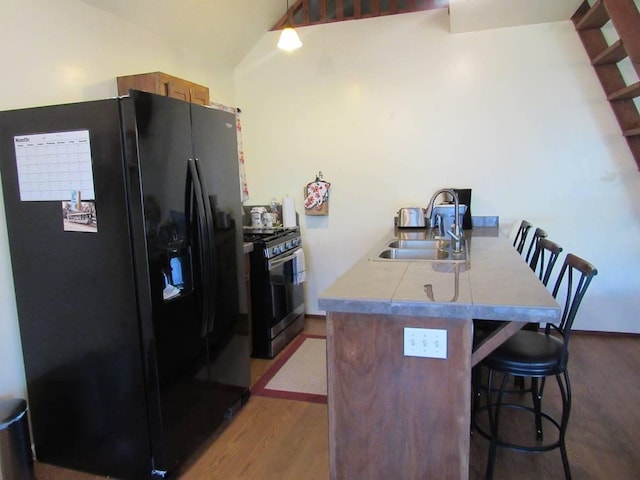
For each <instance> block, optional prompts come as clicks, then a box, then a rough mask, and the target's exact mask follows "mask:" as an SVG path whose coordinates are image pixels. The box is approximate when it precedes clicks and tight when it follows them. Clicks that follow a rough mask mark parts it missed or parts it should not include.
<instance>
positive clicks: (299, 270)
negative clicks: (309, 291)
mask: <svg viewBox="0 0 640 480" xmlns="http://www.w3.org/2000/svg"><path fill="white" fill-rule="evenodd" d="M306 279H307V270H306V267H305V265H304V250H302V248H299V249H298V250H296V252H295V253H294V254H293V284H294V285H300V284H301V283H302V282H304V281H305V280H306Z"/></svg>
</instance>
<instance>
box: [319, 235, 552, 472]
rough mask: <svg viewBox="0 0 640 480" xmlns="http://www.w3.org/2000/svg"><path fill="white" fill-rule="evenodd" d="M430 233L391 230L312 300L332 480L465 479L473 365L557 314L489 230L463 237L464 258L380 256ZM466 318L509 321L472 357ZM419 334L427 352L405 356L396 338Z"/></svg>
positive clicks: (510, 250) (402, 341)
mask: <svg viewBox="0 0 640 480" xmlns="http://www.w3.org/2000/svg"><path fill="white" fill-rule="evenodd" d="M430 236H433V233H432V232H431V231H430V230H428V229H426V230H420V231H400V230H396V231H394V232H390V233H389V235H387V236H385V238H384V240H383V241H382V242H380V244H379V245H377V246H376V247H375V248H374V249H372V250H371V251H370V252H369V253H368V254H367V255H365V256H364V257H363V258H362V259H360V260H359V261H358V262H357V263H356V264H355V265H354V266H353V267H352V268H351V269H350V270H349V271H347V272H346V273H345V274H343V275H342V276H341V277H340V278H338V279H337V280H336V281H335V282H334V283H333V284H332V285H331V286H330V287H329V288H328V289H327V290H326V291H324V292H323V293H322V295H321V296H320V300H319V306H320V308H322V309H324V310H325V311H326V312H327V369H328V372H327V373H328V379H327V381H328V409H329V464H330V478H331V479H333V480H339V479H350V478H367V479H378V478H379V479H407V480H410V479H424V478H433V479H436V478H437V479H466V478H468V471H469V433H470V408H471V406H470V403H471V367H472V365H475V364H476V363H478V362H479V361H480V360H481V359H482V358H483V357H484V356H486V355H487V354H488V353H490V352H491V351H492V350H493V349H495V348H496V347H497V346H498V345H499V344H500V343H502V342H503V341H504V340H506V338H508V337H509V336H510V335H512V334H513V333H515V332H516V331H517V330H518V329H519V328H521V327H522V326H524V324H525V323H526V322H548V321H552V322H555V321H557V320H558V318H559V316H560V307H559V305H558V304H557V302H556V301H555V299H554V298H553V297H552V296H551V294H550V293H549V291H548V290H547V289H546V288H545V287H544V286H543V285H542V283H541V282H540V281H539V280H538V278H537V277H536V276H535V274H534V272H532V271H531V269H530V268H529V267H528V265H527V264H526V263H525V262H524V261H523V259H522V257H521V256H520V255H519V254H518V252H517V251H516V250H515V249H514V248H513V246H512V245H511V243H510V241H509V240H508V239H507V238H504V237H501V236H499V234H498V229H497V227H493V228H474V229H473V230H468V231H466V232H465V237H466V242H465V243H466V251H467V258H466V260H464V261H459V260H455V261H451V260H449V261H447V260H437V261H425V260H406V261H405V260H397V259H394V260H385V259H381V258H380V257H379V254H380V252H381V251H383V250H384V249H385V248H386V247H388V245H389V243H390V242H391V241H393V240H395V239H398V238H400V239H419V238H428V237H430ZM474 318H482V319H492V320H505V321H507V322H505V324H504V327H503V328H502V329H500V330H498V331H496V332H495V334H494V335H492V336H491V337H490V338H488V339H487V340H485V342H484V343H483V344H482V345H480V346H479V347H478V348H476V351H475V352H474V351H472V336H473V321H472V319H474ZM407 329H409V330H407ZM413 329H418V330H413ZM424 329H426V330H424ZM416 334H417V337H415V338H413V337H411V336H412V335H416ZM424 339H426V341H427V343H429V344H428V347H429V355H432V357H431V358H425V357H421V356H408V355H405V341H407V342H411V341H413V340H417V341H419V342H423V340H424ZM410 348H412V347H410ZM412 352H413V350H412ZM433 357H435V358H433Z"/></svg>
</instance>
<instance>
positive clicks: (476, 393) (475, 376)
mask: <svg viewBox="0 0 640 480" xmlns="http://www.w3.org/2000/svg"><path fill="white" fill-rule="evenodd" d="M480 368H481V367H480V366H479V365H476V366H475V367H473V368H472V369H471V390H472V397H471V434H473V430H474V428H473V426H474V424H475V421H476V412H477V411H478V405H480V389H481V388H482V377H481V375H482V371H481V370H480Z"/></svg>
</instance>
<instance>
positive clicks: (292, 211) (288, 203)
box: [282, 197, 297, 227]
mask: <svg viewBox="0 0 640 480" xmlns="http://www.w3.org/2000/svg"><path fill="white" fill-rule="evenodd" d="M282 225H283V226H284V227H295V226H297V223H296V205H295V203H294V201H293V197H285V198H284V199H283V200H282Z"/></svg>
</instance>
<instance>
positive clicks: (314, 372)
mask: <svg viewBox="0 0 640 480" xmlns="http://www.w3.org/2000/svg"><path fill="white" fill-rule="evenodd" d="M326 349H327V341H326V339H325V337H321V336H316V335H305V334H301V335H298V336H297V337H296V338H295V339H294V340H293V341H292V342H291V345H289V347H288V348H287V350H286V351H285V352H284V353H283V354H282V355H281V356H280V357H278V359H277V360H276V361H275V363H274V364H273V365H272V366H271V368H269V370H267V372H266V373H265V374H264V375H263V376H262V378H260V380H258V382H256V384H255V385H254V386H253V388H252V389H251V393H252V394H253V395H258V396H263V397H273V398H285V399H289V400H300V401H304V402H314V403H327V356H326Z"/></svg>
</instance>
